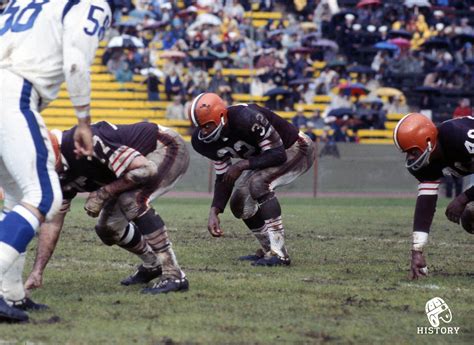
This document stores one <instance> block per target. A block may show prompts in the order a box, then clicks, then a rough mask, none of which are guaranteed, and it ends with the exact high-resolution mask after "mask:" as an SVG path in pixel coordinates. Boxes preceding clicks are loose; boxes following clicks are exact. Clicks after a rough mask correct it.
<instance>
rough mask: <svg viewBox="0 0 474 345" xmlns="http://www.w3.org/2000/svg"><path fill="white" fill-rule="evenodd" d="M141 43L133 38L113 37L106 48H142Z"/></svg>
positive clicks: (136, 38) (126, 36) (125, 36)
mask: <svg viewBox="0 0 474 345" xmlns="http://www.w3.org/2000/svg"><path fill="white" fill-rule="evenodd" d="M144 47H145V45H144V44H143V42H142V41H141V40H140V39H139V38H138V37H135V36H130V35H121V36H115V37H113V38H112V39H111V40H110V41H109V44H107V48H144Z"/></svg>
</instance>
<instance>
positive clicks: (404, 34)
mask: <svg viewBox="0 0 474 345" xmlns="http://www.w3.org/2000/svg"><path fill="white" fill-rule="evenodd" d="M388 37H389V38H397V37H401V38H406V39H407V40H411V38H412V37H413V34H412V33H411V32H408V31H406V30H403V29H400V30H390V31H389V32H388Z"/></svg>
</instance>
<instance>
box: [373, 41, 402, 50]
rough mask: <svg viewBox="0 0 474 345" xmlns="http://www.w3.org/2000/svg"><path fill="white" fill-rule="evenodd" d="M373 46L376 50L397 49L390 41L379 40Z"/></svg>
mask: <svg viewBox="0 0 474 345" xmlns="http://www.w3.org/2000/svg"><path fill="white" fill-rule="evenodd" d="M374 48H375V49H377V50H387V51H391V52H395V51H398V50H399V48H398V46H397V45H396V44H393V43H390V42H379V43H376V44H375V45H374Z"/></svg>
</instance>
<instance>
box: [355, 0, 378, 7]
mask: <svg viewBox="0 0 474 345" xmlns="http://www.w3.org/2000/svg"><path fill="white" fill-rule="evenodd" d="M380 4H381V2H380V0H360V1H359V2H358V3H357V8H362V7H366V6H370V5H380Z"/></svg>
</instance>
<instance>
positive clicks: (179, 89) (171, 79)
mask: <svg viewBox="0 0 474 345" xmlns="http://www.w3.org/2000/svg"><path fill="white" fill-rule="evenodd" d="M165 93H166V99H168V100H171V97H172V96H175V95H182V94H184V90H183V84H182V83H181V80H180V79H179V76H178V75H177V74H176V71H175V70H174V69H172V70H171V71H170V74H169V75H168V76H167V77H166V80H165Z"/></svg>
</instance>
